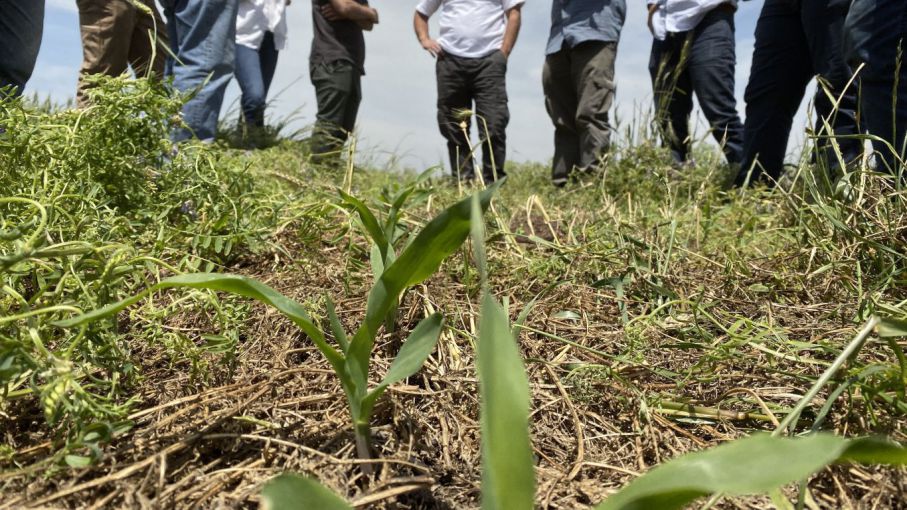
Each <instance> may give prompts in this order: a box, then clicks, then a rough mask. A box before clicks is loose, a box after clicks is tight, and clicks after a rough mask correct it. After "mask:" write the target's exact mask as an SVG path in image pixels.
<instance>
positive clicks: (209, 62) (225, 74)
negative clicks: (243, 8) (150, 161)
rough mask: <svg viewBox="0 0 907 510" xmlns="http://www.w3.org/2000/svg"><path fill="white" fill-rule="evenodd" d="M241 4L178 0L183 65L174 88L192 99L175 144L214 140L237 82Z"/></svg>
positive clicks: (179, 49)
mask: <svg viewBox="0 0 907 510" xmlns="http://www.w3.org/2000/svg"><path fill="white" fill-rule="evenodd" d="M238 5H239V3H238V0H176V1H175V4H174V8H173V20H172V23H174V24H175V25H176V27H175V31H176V33H177V41H178V43H179V46H178V47H177V48H176V50H177V51H176V56H177V59H178V61H177V62H176V63H175V65H174V66H173V85H174V87H176V89H177V90H178V91H180V92H182V93H184V94H190V93H191V94H193V95H192V97H191V98H190V99H189V100H188V101H187V102H186V104H185V105H184V106H183V121H184V122H185V123H186V126H187V128H186V129H179V130H177V132H176V133H174V135H173V140H174V141H181V140H186V139H188V138H191V137H192V136H195V137H196V138H198V139H200V140H203V141H212V140H214V135H215V134H216V132H217V120H218V117H219V116H220V108H221V105H222V104H223V101H224V93H225V92H226V90H227V85H228V84H229V83H230V80H231V78H232V77H233V59H234V54H235V47H236V45H235V44H233V41H234V40H235V37H236V11H237V8H238Z"/></svg>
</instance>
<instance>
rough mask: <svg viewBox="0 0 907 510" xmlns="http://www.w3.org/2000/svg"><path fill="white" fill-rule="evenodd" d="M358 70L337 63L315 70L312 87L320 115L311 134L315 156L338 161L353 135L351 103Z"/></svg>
mask: <svg viewBox="0 0 907 510" xmlns="http://www.w3.org/2000/svg"><path fill="white" fill-rule="evenodd" d="M358 74H359V70H358V69H356V66H354V65H353V64H352V63H350V62H346V61H341V60H338V61H335V62H328V63H326V64H318V65H315V66H313V67H312V84H313V85H314V86H315V99H316V102H317V103H318V114H317V116H316V120H315V127H314V132H313V133H312V154H313V155H314V156H316V157H318V158H326V159H331V158H336V157H339V155H340V150H341V149H342V148H343V144H344V143H346V140H347V138H348V137H349V135H350V131H351V130H352V126H350V125H349V123H348V118H347V116H348V114H349V113H348V112H349V103H350V102H351V101H355V100H356V96H357V95H358V89H357V86H356V83H357V79H356V77H357V75H358Z"/></svg>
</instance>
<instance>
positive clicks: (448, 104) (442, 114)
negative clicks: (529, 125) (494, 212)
mask: <svg viewBox="0 0 907 510" xmlns="http://www.w3.org/2000/svg"><path fill="white" fill-rule="evenodd" d="M524 2H525V0H422V1H421V2H420V3H419V5H418V6H417V7H416V14H415V16H414V19H413V25H414V28H415V31H416V37H418V39H419V43H420V44H421V45H422V47H423V48H424V49H425V50H426V51H428V52H429V53H430V54H431V55H432V56H433V57H435V59H436V61H437V62H436V65H435V71H436V75H437V84H438V126H439V128H440V130H441V134H442V136H444V138H445V139H446V140H447V150H448V155H449V157H450V165H451V172H452V173H453V175H454V176H455V177H457V178H459V179H461V180H466V181H469V180H472V179H474V178H475V176H476V175H475V174H476V172H475V163H474V158H473V152H474V151H473V148H472V147H471V144H470V136H469V133H470V130H471V127H470V125H471V123H470V118H469V115H468V114H467V113H465V112H468V111H471V110H472V109H473V104H475V113H476V115H477V117H478V121H477V123H478V126H479V140H480V145H481V146H482V178H483V179H484V181H485V182H492V181H495V180H497V179H500V178H502V177H504V176H506V172H505V170H504V165H505V162H506V157H507V124H508V123H509V122H510V110H509V109H508V106H507V79H506V76H507V59H508V58H509V57H510V53H511V52H512V51H513V47H514V45H516V41H517V37H518V36H519V33H520V25H521V21H522V18H521V9H522V6H523V3H524ZM438 9H440V10H441V19H440V25H441V36H440V38H439V39H438V40H434V39H432V38H431V37H430V35H429V30H428V20H429V18H431V16H432V15H434V13H435V12H437V11H438Z"/></svg>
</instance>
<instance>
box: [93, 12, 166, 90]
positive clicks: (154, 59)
mask: <svg viewBox="0 0 907 510" xmlns="http://www.w3.org/2000/svg"><path fill="white" fill-rule="evenodd" d="M141 3H142V4H143V5H144V6H145V7H147V8H148V9H149V10H150V12H151V15H148V14H147V13H145V12H143V11H142V10H140V9H139V8H138V7H136V6H135V5H133V4H132V3H130V2H129V1H128V0H76V5H77V6H78V7H79V25H80V28H81V32H82V54H83V60H82V69H81V70H80V72H79V76H80V78H79V90H78V94H77V99H78V103H79V106H83V107H84V106H86V100H87V97H86V95H85V90H86V89H87V88H88V84H87V83H86V82H85V81H84V79H83V77H84V76H87V75H91V74H106V75H108V76H119V75H121V74H123V73H125V72H126V70H127V69H128V67H129V66H130V65H131V66H132V70H133V71H134V72H135V74H136V76H138V77H143V76H145V75H147V74H148V73H149V71H150V72H151V73H152V74H153V76H156V77H157V78H163V77H164V63H165V62H166V59H167V50H166V49H165V48H166V47H167V45H168V40H167V27H166V25H164V21H163V20H162V19H161V15H160V13H158V11H157V6H155V4H154V1H153V0H141Z"/></svg>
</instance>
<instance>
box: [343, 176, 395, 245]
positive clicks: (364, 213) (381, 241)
mask: <svg viewBox="0 0 907 510" xmlns="http://www.w3.org/2000/svg"><path fill="white" fill-rule="evenodd" d="M340 198H342V199H343V201H344V202H346V203H347V204H348V205H350V206H351V207H353V208H354V209H355V210H356V212H357V213H359V219H360V220H362V226H364V227H365V230H366V232H368V235H370V236H371V237H372V242H374V243H375V246H377V247H378V249H379V250H381V258H382V259H384V258H385V256H386V255H387V246H388V242H387V237H385V235H384V230H383V229H382V228H381V225H380V224H379V223H378V218H376V217H375V215H374V214H372V211H371V209H369V208H368V206H367V205H365V203H364V202H363V201H362V200H359V199H358V198H356V197H354V196H352V195H349V194H347V193H345V192H343V191H342V190H341V191H340Z"/></svg>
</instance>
